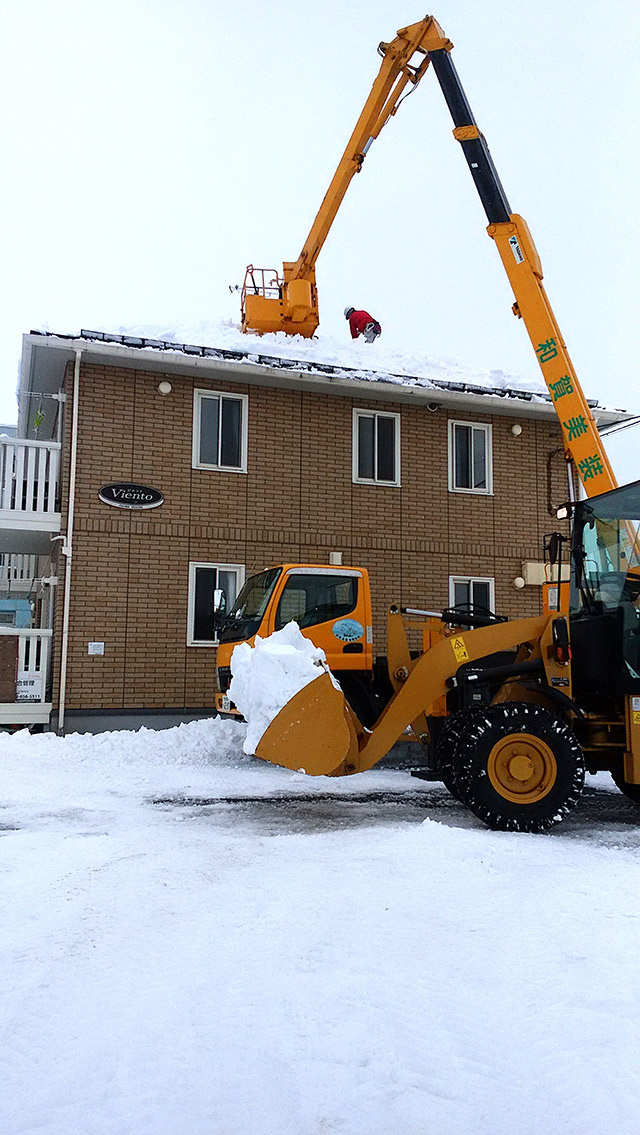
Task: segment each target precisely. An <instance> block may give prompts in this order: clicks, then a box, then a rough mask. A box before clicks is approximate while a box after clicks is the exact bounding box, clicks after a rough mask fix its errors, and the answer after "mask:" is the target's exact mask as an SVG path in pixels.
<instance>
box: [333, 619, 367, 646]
mask: <svg viewBox="0 0 640 1135" xmlns="http://www.w3.org/2000/svg"><path fill="white" fill-rule="evenodd" d="M331 630H332V631H333V633H334V635H335V636H336V638H339V639H340V642H357V640H358V639H359V638H362V636H363V634H364V627H363V625H362V623H359V622H358V620H357V619H338V622H337V623H334V624H333V626H332V628H331Z"/></svg>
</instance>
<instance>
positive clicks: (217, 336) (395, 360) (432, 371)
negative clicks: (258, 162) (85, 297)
mask: <svg viewBox="0 0 640 1135" xmlns="http://www.w3.org/2000/svg"><path fill="white" fill-rule="evenodd" d="M108 330H112V331H113V328H110V329H108ZM116 333H117V334H121V335H136V336H139V337H142V338H148V339H159V340H162V341H164V342H169V343H176V344H180V343H193V344H195V345H196V346H204V347H217V348H219V349H222V350H229V351H239V352H244V353H246V356H247V357H246V360H245V361H246V362H247V363H254V364H255V363H256V362H258V361H259V360H258V356H260V355H262V356H265V355H266V356H268V357H271V358H278V359H293V360H299V361H300V362H301V363H304V364H309V365H312V364H313V363H324V364H325V365H329V366H334V367H337V368H344V369H345V370H351V371H357V372H358V375H357V377H358V378H359V379H367V378H368V379H371V380H372V381H373V380H376V381H379V380H381V379H383V380H384V381H387V382H392V383H401V384H405V383H409V384H410V385H417V386H426V387H430V386H432V385H433V383H434V382H438V381H440V382H464V383H468V384H469V385H471V386H478V387H493V388H495V389H498V390H526V391H533V392H534V393H539V394H541V395H544V394H546V386H545V384H544V382H543V380H542V378H541V377H539V376H538V375H537V374H534V375H532V376H529V377H527V378H522V377H521V376H519V375H513V374H507V373H506V372H505V371H503V370H483V369H482V368H478V367H471V366H468V365H466V364H465V363H462V362H461V361H460V360H458V359H455V358H451V357H449V356H445V357H441V358H433V357H431V356H429V355H422V354H419V353H414V352H409V353H408V352H407V351H406V349H404V350H399V349H398V348H397V347H393V346H390V345H388V344H387V343H386V341H385V337H384V335H382V337H381V338H380V339H378V340H377V341H376V342H375V343H374V344H373V345H369V344H367V343H365V342H364V341H363V340H362V339H355V340H352V339H350V338H348V328H347V327H346V324H345V338H344V340H343V339H334V338H332V337H331V336H328V335H324V334H323V332H322V328H320V329H319V330H318V332H316V335H315V336H314V337H313V338H312V339H304V338H303V337H302V336H301V335H285V334H284V332H283V331H279V332H276V333H273V334H268V335H245V334H243V333H242V331H241V329H240V325H239V324H237V323H234V322H233V321H232V320H220V321H218V322H201V323H195V324H192V325H183V326H175V325H172V326H171V327H166V326H164V325H162V324H160V325H154V326H150V325H148V324H145V325H142V324H138V325H135V326H133V327H119V328H118V329H117V332H116Z"/></svg>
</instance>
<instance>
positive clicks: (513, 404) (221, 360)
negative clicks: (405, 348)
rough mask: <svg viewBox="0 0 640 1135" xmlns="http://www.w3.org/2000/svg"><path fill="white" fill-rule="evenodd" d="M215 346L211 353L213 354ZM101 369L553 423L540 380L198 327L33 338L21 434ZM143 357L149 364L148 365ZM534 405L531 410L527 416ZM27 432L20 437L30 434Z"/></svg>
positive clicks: (27, 340) (615, 413)
mask: <svg viewBox="0 0 640 1135" xmlns="http://www.w3.org/2000/svg"><path fill="white" fill-rule="evenodd" d="M207 343H208V344H213V345H205V344H207ZM79 349H80V350H82V352H83V354H85V355H87V356H89V357H91V358H92V360H93V361H95V362H103V363H105V364H108V363H111V364H113V362H114V361H115V360H116V359H117V363H118V365H119V366H122V367H131V368H137V369H139V368H140V367H143V368H144V369H145V370H159V371H163V372H170V373H175V374H180V373H183V374H188V375H194V374H200V375H202V376H203V377H204V376H205V375H206V373H207V372H208V371H210V372H212V373H213V372H217V373H218V374H219V373H220V370H221V369H222V370H224V371H227V377H228V378H230V379H235V380H236V381H244V382H247V383H254V384H255V383H258V384H265V383H266V384H268V385H274V386H296V387H300V386H302V387H304V388H307V389H311V388H313V389H318V388H323V387H324V388H325V389H326V390H328V389H330V390H331V393H332V394H335V395H347V396H353V395H354V393H355V392H356V390H357V391H358V393H359V394H360V396H366V397H369V398H379V399H387V400H393V401H400V402H406V401H414V402H415V401H418V402H422V403H423V404H425V403H426V404H429V403H433V404H436V403H437V405H442V406H445V405H449V406H451V407H453V406H455V407H456V408H457V409H458V410H461V409H466V410H467V411H469V412H472V411H473V410H475V411H476V412H478V411H479V410H483V411H488V412H490V413H498V414H506V415H509V416H517V415H522V414H526V415H527V416H529V417H538V418H546V417H549V418H554V417H555V411H554V409H553V406H552V403H551V398H550V396H549V394H548V392H547V390H546V387H545V385H544V383H543V381H542V378H540V379H539V380H537V381H532V380H531V379H527V380H524V379H522V378H520V377H518V376H517V375H512V374H507V373H506V372H504V371H501V370H492V371H483V370H480V369H474V368H472V367H469V366H467V365H465V364H464V363H461V362H460V361H458V360H456V359H453V358H432V357H429V356H425V355H418V354H409V355H406V356H404V355H401V354H400V353H398V352H397V351H393V350H389V349H386V350H385V348H384V346H383V345H382V342H381V340H378V341H377V342H376V343H374V344H372V345H369V344H365V343H364V342H362V341H361V340H356V341H352V342H349V341H347V342H343V341H341V340H336V339H332V338H329V337H325V336H318V337H314V338H313V339H303V338H302V337H301V336H288V335H285V334H284V333H278V334H269V335H263V336H260V337H258V336H249V335H245V334H243V333H242V332H241V330H240V328H239V327H238V325H237V324H234V323H231V322H229V321H227V322H222V323H217V324H198V325H197V326H196V327H195V328H189V329H186V330H183V331H165V330H161V329H159V328H157V327H156V328H143V327H135V328H131V329H125V330H120V331H119V332H117V333H110V332H104V331H91V330H86V329H82V330H80V331H79V332H77V333H73V334H66V335H65V334H60V333H56V332H51V331H49V330H42V331H40V330H34V331H31V332H30V333H29V334H28V335H25V336H24V340H23V355H22V367H21V379H20V423H19V425H20V427H23V426H24V425H25V424H26V422H27V421H28V416H29V411H28V407H29V402H30V398H31V396H32V395H33V394H36V393H38V394H39V393H45V394H52V393H55V392H56V391H57V390H58V389H60V387H61V386H62V383H63V377H64V368H65V366H66V363H67V362H68V361H69V360H70V359H72V358H74V356H75V352H76V351H77V350H79ZM141 356H143V357H144V361H143V359H142V357H141ZM525 404H526V406H525ZM589 405H590V407H591V409H592V411H593V413H594V416H595V418H596V421H597V422H598V424H602V425H613V424H615V423H617V422H623V421H627V420H630V419H632V418H633V417H634V415H632V414H630V413H628V412H626V411H624V410H615V409H611V408H606V407H603V406H601V405H600V403H599V402H598V401H597V400H595V399H590V400H589ZM24 432H25V431H24V430H23V428H20V433H21V434H22V433H24Z"/></svg>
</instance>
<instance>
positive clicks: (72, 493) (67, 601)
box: [58, 350, 82, 737]
mask: <svg viewBox="0 0 640 1135" xmlns="http://www.w3.org/2000/svg"><path fill="white" fill-rule="evenodd" d="M75 355H76V358H75V363H74V367H73V411H72V415H71V463H70V467H69V507H68V510H67V531H66V534H65V537H64V540H63V543H62V554H63V556H66V566H65V573H64V602H63V607H62V639H61V650H60V686H59V690H58V734H59V736H61V737H63V736H64V714H65V705H66V696H67V658H68V654H69V611H70V609H71V564H72V558H73V521H74V514H75V506H76V466H77V462H78V412H79V401H80V359H81V358H82V351H81V350H78V351H76V352H75Z"/></svg>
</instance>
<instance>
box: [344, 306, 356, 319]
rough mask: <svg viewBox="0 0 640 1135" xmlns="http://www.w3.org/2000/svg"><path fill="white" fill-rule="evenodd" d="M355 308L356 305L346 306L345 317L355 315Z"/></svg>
mask: <svg viewBox="0 0 640 1135" xmlns="http://www.w3.org/2000/svg"><path fill="white" fill-rule="evenodd" d="M355 310H356V309H355V307H345V309H344V317H345V319H348V318H349V316H350V315H353V313H354V311H355Z"/></svg>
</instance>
